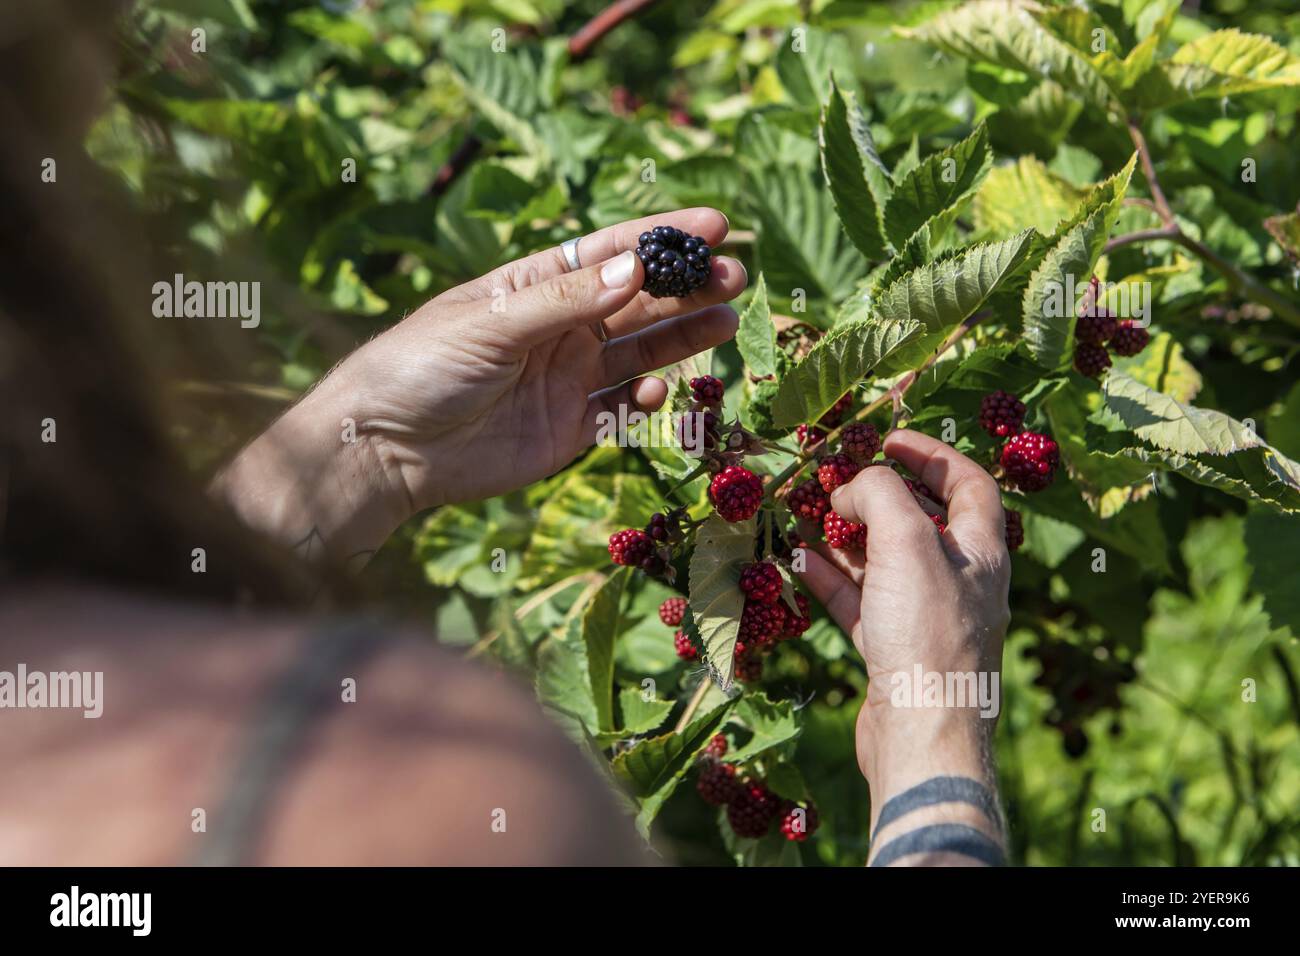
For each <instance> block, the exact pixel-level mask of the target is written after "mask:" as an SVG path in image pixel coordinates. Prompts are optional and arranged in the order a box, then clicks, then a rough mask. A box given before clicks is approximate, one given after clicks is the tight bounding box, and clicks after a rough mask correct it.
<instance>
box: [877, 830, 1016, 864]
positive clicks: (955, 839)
mask: <svg viewBox="0 0 1300 956" xmlns="http://www.w3.org/2000/svg"><path fill="white" fill-rule="evenodd" d="M916 853H956V854H959V855H961V856H968V857H970V858H971V859H973V860H978V861H979V862H980V863H984V864H987V865H988V866H1001V865H1002V864H1003V863H1004V862H1006V861H1005V859H1004V857H1003V854H1002V847H1000V846H999V845H998V844H997V843H996V842H994V841H993V840H991V839H989V838H988V837H987V836H985V834H984V833H983V832H982V831H980V830H977V829H975V828H974V827H968V826H966V824H964V823H932V824H930V825H929V826H924V827H919V828H917V829H915V830H912V831H911V832H909V833H904V834H903V835H902V836H900V837H896V838H895V839H893V840H890V841H889V842H888V843H886V844H885V845H884V846H883V847H881V849H880V852H879V853H877V854H876V858H875V859H874V860H872V861H871V865H872V866H889V864H891V863H893V862H895V861H897V860H901V859H902V858H903V857H905V856H912V855H913V854H916Z"/></svg>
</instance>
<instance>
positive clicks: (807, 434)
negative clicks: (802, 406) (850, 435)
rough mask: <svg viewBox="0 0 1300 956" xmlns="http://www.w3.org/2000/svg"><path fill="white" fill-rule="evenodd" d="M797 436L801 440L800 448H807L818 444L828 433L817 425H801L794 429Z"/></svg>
mask: <svg viewBox="0 0 1300 956" xmlns="http://www.w3.org/2000/svg"><path fill="white" fill-rule="evenodd" d="M794 434H795V437H796V438H797V439H798V440H799V447H800V448H807V447H809V446H811V445H815V444H817V443H818V442H819V441H821V440H822V439H823V438H825V437H826V433H825V432H824V431H822V430H821V429H820V428H818V427H817V426H816V425H800V426H799V427H798V428H796V429H795V430H794Z"/></svg>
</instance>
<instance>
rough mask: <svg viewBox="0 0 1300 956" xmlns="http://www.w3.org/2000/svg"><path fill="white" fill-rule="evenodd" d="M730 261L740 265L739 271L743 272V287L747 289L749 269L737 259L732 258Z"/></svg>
mask: <svg viewBox="0 0 1300 956" xmlns="http://www.w3.org/2000/svg"><path fill="white" fill-rule="evenodd" d="M732 261H734V262H735V263H736V265H738V266H740V271H741V272H743V273H744V274H745V288H746V289H748V288H749V270H748V269H746V268H745V264H744V263H743V262H741V261H740V260H739V259H735V260H732Z"/></svg>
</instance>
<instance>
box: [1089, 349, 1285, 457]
mask: <svg viewBox="0 0 1300 956" xmlns="http://www.w3.org/2000/svg"><path fill="white" fill-rule="evenodd" d="M1102 394H1103V396H1104V397H1105V400H1106V408H1107V409H1109V410H1110V411H1111V412H1112V413H1114V414H1115V415H1117V416H1118V417H1119V419H1120V420H1121V421H1122V422H1123V423H1124V424H1125V425H1127V426H1128V427H1129V428H1130V429H1132V430H1133V432H1134V434H1136V435H1137V436H1138V437H1139V438H1141V439H1142V440H1143V441H1145V442H1147V443H1148V444H1151V445H1154V446H1155V447H1157V448H1161V449H1164V450H1165V451H1172V452H1175V453H1176V454H1179V455H1231V454H1235V453H1236V452H1239V451H1243V450H1245V449H1247V448H1261V447H1265V442H1264V441H1263V439H1261V438H1260V437H1259V436H1258V435H1257V434H1256V433H1255V431H1254V430H1253V429H1251V428H1248V427H1247V426H1245V425H1243V424H1242V423H1241V422H1239V421H1237V420H1236V419H1235V418H1232V417H1230V416H1228V415H1225V414H1224V413H1223V412H1219V411H1215V410H1214V409H1207V408H1197V407H1196V406H1194V405H1187V404H1185V403H1183V402H1180V401H1179V400H1178V399H1177V398H1175V397H1174V396H1172V395H1166V394H1164V393H1163V392H1157V391H1156V390H1154V389H1152V388H1149V387H1147V386H1146V385H1143V384H1142V383H1141V382H1139V381H1137V380H1136V379H1133V378H1130V377H1129V376H1127V375H1125V374H1123V373H1122V372H1115V371H1113V370H1112V371H1111V372H1110V374H1108V375H1107V376H1106V381H1105V383H1104V384H1103V386H1102Z"/></svg>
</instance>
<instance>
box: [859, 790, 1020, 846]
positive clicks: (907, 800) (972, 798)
mask: <svg viewBox="0 0 1300 956" xmlns="http://www.w3.org/2000/svg"><path fill="white" fill-rule="evenodd" d="M939 803H969V804H970V805H971V806H972V807H975V808H976V809H977V810H979V811H981V812H982V813H983V814H984V815H985V816H986V817H988V818H989V822H990V823H992V824H993V825H994V826H995V827H997V828H998V830H1001V829H1002V825H1001V822H1000V817H1001V814H1000V813H999V811H998V801H997V799H996V798H995V797H994V796H993V794H992V793H991V792H990V791H989V788H988V787H986V786H984V784H982V783H980V782H979V781H977V780H972V779H971V778H970V777H931V778H930V779H929V780H925V781H922V782H921V783H918V784H917V785H916V786H915V787H912V788H911V789H910V790H904V791H903V792H902V793H900V794H899V795H898V796H896V797H893V798H892V799H890V800H889V801H888V802H887V803H886V804H885V805H884V807H883V808H881V811H880V819H879V820H877V821H876V829H875V831H874V832H873V833H872V834H871V842H873V843H874V842H875V840H876V837H878V836H879V835H880V831H881V830H882V829H884V828H885V827H886V826H888V825H889V824H891V823H893V822H894V821H895V820H897V819H898V818H899V817H901V816H905V815H906V814H908V813H911V812H912V811H913V810H920V809H921V808H922V807H932V806H934V805H936V804H939Z"/></svg>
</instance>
